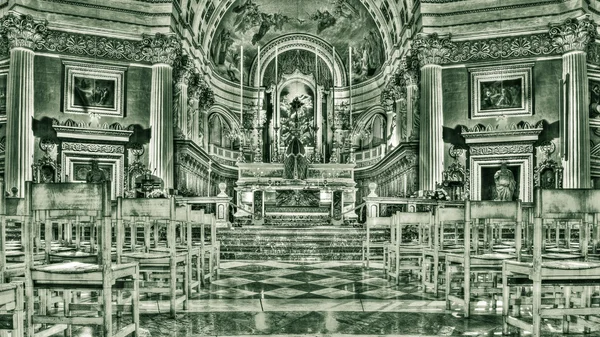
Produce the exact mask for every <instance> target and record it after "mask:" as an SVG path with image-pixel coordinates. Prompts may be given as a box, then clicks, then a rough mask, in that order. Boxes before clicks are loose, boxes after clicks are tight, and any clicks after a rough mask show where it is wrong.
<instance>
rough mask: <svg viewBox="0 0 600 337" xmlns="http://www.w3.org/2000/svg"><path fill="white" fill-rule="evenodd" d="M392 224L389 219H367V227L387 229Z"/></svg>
mask: <svg viewBox="0 0 600 337" xmlns="http://www.w3.org/2000/svg"><path fill="white" fill-rule="evenodd" d="M391 224H392V218H391V217H374V218H367V227H386V226H387V227H389V226H390V225H391Z"/></svg>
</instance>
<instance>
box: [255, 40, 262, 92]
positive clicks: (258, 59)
mask: <svg viewBox="0 0 600 337" xmlns="http://www.w3.org/2000/svg"><path fill="white" fill-rule="evenodd" d="M257 61H258V70H257V71H256V73H257V74H258V81H257V82H256V83H257V87H260V82H261V79H262V76H261V74H260V46H258V57H257Z"/></svg>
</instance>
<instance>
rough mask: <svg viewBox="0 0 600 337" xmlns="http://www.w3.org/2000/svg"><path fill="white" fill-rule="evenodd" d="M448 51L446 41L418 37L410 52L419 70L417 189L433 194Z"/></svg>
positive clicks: (441, 150) (440, 153)
mask: <svg viewBox="0 0 600 337" xmlns="http://www.w3.org/2000/svg"><path fill="white" fill-rule="evenodd" d="M450 48H451V42H450V38H449V37H439V36H438V35H437V34H431V35H419V36H418V37H417V38H416V39H415V41H414V42H413V52H414V54H415V55H416V56H417V57H418V60H419V66H420V68H421V79H420V80H421V97H420V100H421V102H420V108H421V120H420V127H419V141H420V144H419V189H421V190H434V189H435V187H436V183H441V182H442V171H443V170H444V166H443V161H444V142H443V138H442V136H443V134H442V125H443V121H444V116H443V104H442V99H443V92H442V67H441V66H440V64H443V63H444V62H446V61H447V55H448V53H449V51H450Z"/></svg>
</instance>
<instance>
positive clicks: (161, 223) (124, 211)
mask: <svg viewBox="0 0 600 337" xmlns="http://www.w3.org/2000/svg"><path fill="white" fill-rule="evenodd" d="M177 212H182V213H183V214H185V212H186V210H185V208H184V207H179V210H178V209H177V207H176V205H175V199H174V198H168V199H161V198H157V199H123V198H121V197H118V198H117V211H116V216H117V223H121V222H123V223H126V224H127V225H129V226H132V227H133V230H132V233H133V234H132V235H133V236H132V237H133V238H134V239H133V240H134V241H133V242H134V243H133V244H132V247H131V248H132V251H131V252H122V248H121V247H119V245H117V260H120V259H122V260H123V261H131V262H137V263H139V268H140V274H141V275H143V279H141V280H140V293H142V294H168V296H169V311H170V314H171V317H173V318H174V317H175V315H176V311H177V307H178V306H179V305H180V304H183V308H184V310H185V309H187V305H188V299H189V296H188V295H189V293H188V292H189V290H190V287H189V286H188V284H189V281H190V279H189V277H190V274H189V268H188V262H189V258H188V253H187V252H186V251H185V249H184V248H179V249H178V248H177V244H176V226H177V224H178V223H179V224H184V222H182V221H178V220H177V219H178V216H177ZM138 227H143V228H144V244H143V245H142V247H140V248H139V249H138V248H136V244H135V240H136V238H137V235H136V234H135V231H136V229H135V228H138ZM161 227H162V228H164V229H165V230H166V244H165V245H163V244H162V242H161V238H160V236H159V233H160V229H161ZM152 235H153V239H154V247H152V246H151V241H152ZM122 243H123V242H119V244H122ZM140 278H142V277H140ZM165 285H166V286H165Z"/></svg>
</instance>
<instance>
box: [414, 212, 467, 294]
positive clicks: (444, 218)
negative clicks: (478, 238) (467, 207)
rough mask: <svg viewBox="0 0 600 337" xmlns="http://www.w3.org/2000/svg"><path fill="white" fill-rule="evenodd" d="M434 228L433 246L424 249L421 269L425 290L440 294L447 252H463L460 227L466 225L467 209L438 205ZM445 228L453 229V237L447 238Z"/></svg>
mask: <svg viewBox="0 0 600 337" xmlns="http://www.w3.org/2000/svg"><path fill="white" fill-rule="evenodd" d="M434 212H435V214H434V217H433V219H434V229H433V233H434V234H433V241H432V244H431V246H429V247H427V248H424V249H423V269H422V271H421V275H422V284H423V291H424V292H427V290H428V289H433V293H434V294H435V295H436V296H438V291H439V285H440V280H443V276H440V272H442V273H443V272H444V271H445V268H444V267H445V265H446V254H447V253H461V252H462V250H463V249H464V247H458V246H457V243H458V240H459V235H458V227H459V226H462V227H464V219H465V211H464V209H461V208H456V207H452V208H446V207H440V206H437V207H436V208H435V210H434ZM445 228H450V229H453V231H452V233H453V234H454V235H452V237H450V238H449V239H446V238H445V236H444V234H445V233H446V231H445Z"/></svg>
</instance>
